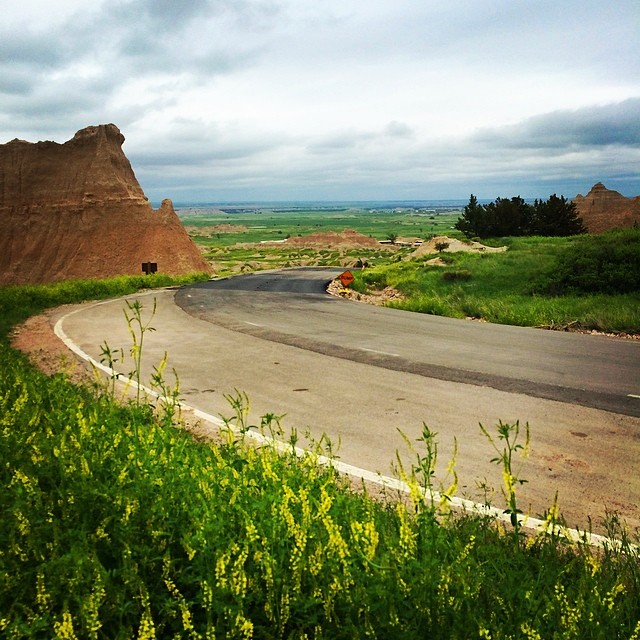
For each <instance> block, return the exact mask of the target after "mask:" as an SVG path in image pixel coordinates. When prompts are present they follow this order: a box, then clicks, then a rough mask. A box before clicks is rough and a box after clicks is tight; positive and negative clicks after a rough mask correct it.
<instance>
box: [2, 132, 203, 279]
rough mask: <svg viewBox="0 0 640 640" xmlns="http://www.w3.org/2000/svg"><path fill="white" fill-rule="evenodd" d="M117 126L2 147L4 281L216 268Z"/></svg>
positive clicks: (198, 270) (185, 271)
mask: <svg viewBox="0 0 640 640" xmlns="http://www.w3.org/2000/svg"><path fill="white" fill-rule="evenodd" d="M123 142H124V136H123V135H122V134H121V133H120V131H119V129H118V128H117V127H116V126H115V125H113V124H106V125H99V126H95V127H87V128H86V129H82V130H81V131H78V133H76V135H75V136H74V137H73V138H72V139H71V140H69V141H67V142H65V143H64V144H58V143H55V142H37V143H30V142H25V141H23V140H17V139H16V140H12V141H11V142H8V143H6V144H3V145H0V285H6V284H23V283H41V282H52V281H57V280H68V279H78V278H106V277H111V276H116V275H127V274H141V273H142V263H147V262H155V263H156V264H157V269H158V272H159V273H167V274H170V275H179V274H184V273H190V272H202V271H209V265H208V264H207V262H206V261H205V260H204V259H203V257H202V255H201V253H200V251H199V250H198V248H197V247H196V245H195V244H194V243H193V241H192V240H191V239H190V238H189V236H188V235H187V232H186V231H185V229H184V227H183V226H182V223H181V222H180V220H179V218H178V216H177V215H176V212H175V211H174V209H173V205H172V203H171V200H168V199H167V200H164V201H163V202H162V206H161V207H160V208H159V209H158V210H154V209H153V208H152V207H151V205H150V204H149V202H148V200H147V198H146V196H145V195H144V193H143V191H142V188H141V187H140V184H139V183H138V181H137V179H136V177H135V175H134V173H133V169H132V168H131V164H130V163H129V161H128V160H127V158H126V156H125V155H124V153H123V151H122V143H123Z"/></svg>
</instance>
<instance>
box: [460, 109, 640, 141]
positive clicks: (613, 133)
mask: <svg viewBox="0 0 640 640" xmlns="http://www.w3.org/2000/svg"><path fill="white" fill-rule="evenodd" d="M472 141H473V142H476V143H481V144H485V145H493V146H495V147H497V148H503V147H508V148H519V149H555V150H561V149H572V148H575V147H601V146H607V145H620V146H632V147H637V146H639V145H640V98H630V99H628V100H625V101H623V102H619V103H615V104H609V105H605V106H597V107H583V108H581V109H575V110H572V111H568V110H563V111H554V112H552V113H547V114H543V115H539V116H535V117H532V118H529V119H527V120H525V121H524V122H521V123H518V124H516V125H513V126H510V127H502V128H500V129H489V130H483V131H480V132H478V133H477V134H476V135H474V136H473V137H472Z"/></svg>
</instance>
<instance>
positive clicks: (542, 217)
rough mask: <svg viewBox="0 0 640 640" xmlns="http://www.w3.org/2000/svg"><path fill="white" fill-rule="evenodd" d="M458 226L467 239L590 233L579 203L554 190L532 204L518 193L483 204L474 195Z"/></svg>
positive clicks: (456, 225) (459, 219) (457, 223)
mask: <svg viewBox="0 0 640 640" xmlns="http://www.w3.org/2000/svg"><path fill="white" fill-rule="evenodd" d="M455 228H456V229H457V230H458V231H462V233H464V234H465V235H466V236H467V237H468V238H474V237H476V238H496V237H502V236H574V235H578V234H581V233H586V232H587V229H586V227H585V226H584V224H583V221H582V218H581V217H580V216H579V215H578V210H577V209H576V205H575V204H574V203H573V202H571V201H569V200H567V199H566V198H565V197H564V196H560V197H558V196H557V195H556V194H555V193H554V194H553V195H552V196H549V199H548V200H535V202H534V203H533V204H529V203H527V202H525V201H524V200H523V199H522V198H521V197H520V196H515V197H513V198H511V199H508V198H496V200H495V201H494V202H490V203H489V204H484V205H483V204H479V203H478V199H477V198H476V197H475V196H474V195H473V194H471V197H470V198H469V204H468V205H466V206H465V208H464V212H463V214H462V216H461V217H460V218H458V221H457V222H456V224H455Z"/></svg>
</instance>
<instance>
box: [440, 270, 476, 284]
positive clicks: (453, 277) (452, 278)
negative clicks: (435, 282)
mask: <svg viewBox="0 0 640 640" xmlns="http://www.w3.org/2000/svg"><path fill="white" fill-rule="evenodd" d="M472 277H473V275H472V273H471V271H467V270H466V269H456V270H453V271H445V272H444V273H443V274H442V279H443V280H444V281H445V282H457V281H460V280H463V281H464V280H471V278H472Z"/></svg>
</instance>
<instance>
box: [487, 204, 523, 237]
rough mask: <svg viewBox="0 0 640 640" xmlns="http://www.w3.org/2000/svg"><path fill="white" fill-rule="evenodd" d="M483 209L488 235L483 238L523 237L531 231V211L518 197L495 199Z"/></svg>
mask: <svg viewBox="0 0 640 640" xmlns="http://www.w3.org/2000/svg"><path fill="white" fill-rule="evenodd" d="M485 209H486V212H487V218H488V220H487V226H488V230H487V231H488V233H487V235H486V236H484V237H489V236H491V237H502V236H525V235H527V234H528V233H529V231H530V229H531V223H532V220H533V211H532V208H531V206H530V205H528V204H527V203H526V202H525V201H524V200H523V199H522V198H521V197H520V196H514V197H513V198H511V199H510V200H509V199H507V198H496V200H495V202H491V203H489V204H488V205H486V207H485Z"/></svg>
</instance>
